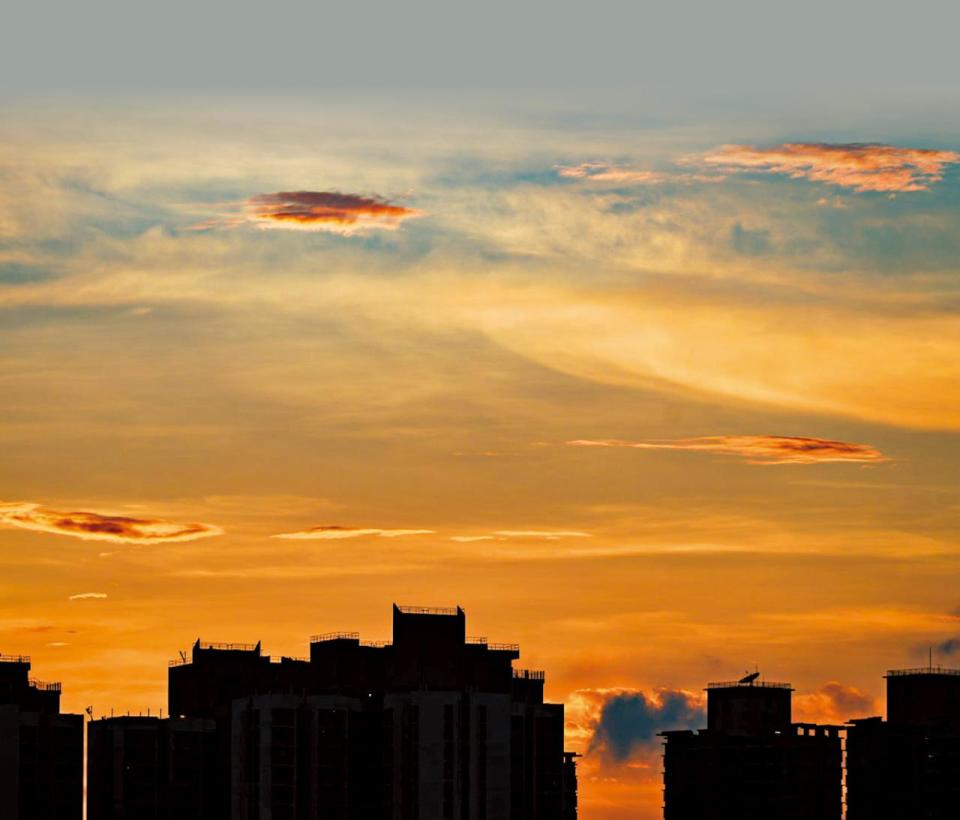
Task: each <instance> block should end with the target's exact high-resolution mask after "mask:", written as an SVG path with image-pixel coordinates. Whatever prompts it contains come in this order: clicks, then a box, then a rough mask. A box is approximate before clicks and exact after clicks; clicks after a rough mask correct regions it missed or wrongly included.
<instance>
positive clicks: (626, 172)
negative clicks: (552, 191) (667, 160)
mask: <svg viewBox="0 0 960 820" xmlns="http://www.w3.org/2000/svg"><path fill="white" fill-rule="evenodd" d="M556 170H557V175H558V176H561V177H564V178H566V179H583V180H587V181H590V182H624V183H630V184H633V185H660V184H662V183H664V182H667V181H668V180H669V179H670V175H669V174H665V173H663V172H662V171H645V170H642V169H639V168H630V167H628V166H624V165H608V164H607V163H605V162H581V163H580V164H579V165H557V166H556Z"/></svg>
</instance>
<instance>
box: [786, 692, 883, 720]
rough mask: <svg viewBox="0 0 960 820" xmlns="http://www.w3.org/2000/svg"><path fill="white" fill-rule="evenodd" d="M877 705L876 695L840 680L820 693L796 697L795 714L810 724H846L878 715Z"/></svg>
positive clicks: (794, 702) (794, 701) (794, 700)
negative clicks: (855, 719)
mask: <svg viewBox="0 0 960 820" xmlns="http://www.w3.org/2000/svg"><path fill="white" fill-rule="evenodd" d="M877 706H878V704H877V702H876V699H875V698H874V697H873V696H872V695H870V694H868V693H866V692H864V691H863V690H861V689H858V688H857V687H856V686H849V685H847V684H844V683H840V682H838V681H829V682H828V683H825V684H824V685H823V686H821V687H820V689H819V690H817V691H816V692H812V693H809V694H805V695H796V696H795V697H794V699H793V710H794V715H795V717H796V718H797V719H799V720H802V721H804V722H809V723H834V724H837V723H846V722H847V721H849V720H851V719H853V718H861V717H868V716H869V715H875V714H877V713H878V712H879V710H878V708H877Z"/></svg>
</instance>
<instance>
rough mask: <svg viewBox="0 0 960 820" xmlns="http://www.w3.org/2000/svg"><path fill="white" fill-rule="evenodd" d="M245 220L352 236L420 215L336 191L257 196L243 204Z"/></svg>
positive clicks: (375, 199) (376, 199)
mask: <svg viewBox="0 0 960 820" xmlns="http://www.w3.org/2000/svg"><path fill="white" fill-rule="evenodd" d="M246 206H247V218H248V220H249V221H252V222H254V223H256V224H258V225H260V226H261V227H265V228H293V229H300V230H313V231H330V232H332V233H339V234H351V233H356V232H357V231H361V230H366V229H369V228H383V229H386V230H396V229H397V228H398V227H399V226H400V224H401V223H402V222H403V221H404V220H406V219H411V218H414V217H418V216H423V213H422V212H421V211H417V210H415V209H413V208H407V207H405V206H403V205H396V204H393V203H391V202H388V201H387V200H385V199H382V198H381V197H378V196H360V195H358V194H343V193H340V192H338V191H280V192H278V193H273V194H258V195H257V196H253V197H250V199H248V200H247V203H246Z"/></svg>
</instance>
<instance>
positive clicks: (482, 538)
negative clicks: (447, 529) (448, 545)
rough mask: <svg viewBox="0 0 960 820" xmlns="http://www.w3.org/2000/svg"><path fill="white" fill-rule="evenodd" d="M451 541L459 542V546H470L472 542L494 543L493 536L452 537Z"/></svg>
mask: <svg viewBox="0 0 960 820" xmlns="http://www.w3.org/2000/svg"><path fill="white" fill-rule="evenodd" d="M450 540H451V541H459V542H460V543H461V544H472V543H473V542H474V541H495V540H496V536H495V535H452V536H450Z"/></svg>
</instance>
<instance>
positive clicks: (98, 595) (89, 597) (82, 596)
mask: <svg viewBox="0 0 960 820" xmlns="http://www.w3.org/2000/svg"><path fill="white" fill-rule="evenodd" d="M106 597H107V593H105V592H78V593H77V594H76V595H71V596H69V598H68V599H67V600H70V601H100V600H102V599H104V598H106ZM47 645H48V646H53V644H47ZM60 646H66V644H60Z"/></svg>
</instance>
